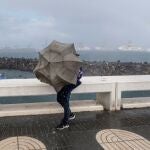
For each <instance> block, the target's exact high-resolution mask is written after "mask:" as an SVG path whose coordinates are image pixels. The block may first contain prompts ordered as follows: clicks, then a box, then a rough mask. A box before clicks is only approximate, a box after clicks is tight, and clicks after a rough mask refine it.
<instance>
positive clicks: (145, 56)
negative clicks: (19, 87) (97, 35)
mask: <svg viewBox="0 0 150 150" xmlns="http://www.w3.org/2000/svg"><path fill="white" fill-rule="evenodd" d="M78 53H80V57H81V59H82V60H85V61H107V62H115V61H118V60H120V61H121V62H140V63H143V62H148V63H150V52H145V51H143V52H135V51H132V52H131V51H130V52H129V51H117V50H116V51H115V50H114V51H78ZM0 57H13V58H38V52H35V51H21V52H20V51H13V52H12V51H6V50H5V51H1V50H0ZM0 74H3V75H5V77H6V78H7V79H14V78H25V79H27V78H35V75H34V74H33V73H32V72H26V71H19V70H8V69H0ZM3 80H4V79H3ZM122 97H123V98H131V97H150V91H138V92H136V91H132V92H129V91H125V92H122ZM87 99H88V100H90V99H96V93H90V94H84V93H83V94H72V95H71V101H73V100H87ZM50 101H56V95H46V96H42V95H41V96H18V97H0V104H17V103H36V102H50Z"/></svg>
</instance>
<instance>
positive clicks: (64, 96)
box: [56, 67, 83, 130]
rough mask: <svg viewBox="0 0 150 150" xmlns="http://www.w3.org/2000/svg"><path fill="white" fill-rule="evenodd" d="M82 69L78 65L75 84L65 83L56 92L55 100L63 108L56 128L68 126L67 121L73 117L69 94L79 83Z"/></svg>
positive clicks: (61, 128)
mask: <svg viewBox="0 0 150 150" xmlns="http://www.w3.org/2000/svg"><path fill="white" fill-rule="evenodd" d="M82 75H83V70H82V67H80V69H79V72H78V75H77V82H76V84H67V85H65V86H64V87H63V88H62V89H61V90H60V91H59V92H57V102H58V103H59V104H60V105H61V106H62V107H63V109H64V118H63V119H62V120H61V122H60V124H59V125H58V126H57V127H56V129H58V130H63V129H65V128H69V121H70V120H73V119H75V114H74V113H72V112H71V110H70V106H69V100H70V95H71V92H72V90H73V89H75V88H76V87H78V86H79V85H80V84H81V81H80V79H81V78H82Z"/></svg>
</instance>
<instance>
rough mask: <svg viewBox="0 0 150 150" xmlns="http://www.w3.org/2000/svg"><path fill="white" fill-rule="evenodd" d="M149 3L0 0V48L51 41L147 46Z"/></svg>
mask: <svg viewBox="0 0 150 150" xmlns="http://www.w3.org/2000/svg"><path fill="white" fill-rule="evenodd" d="M149 8H150V0H0V46H6V45H7V46H22V47H26V46H31V47H42V46H45V45H46V44H47V43H49V42H51V41H52V40H53V39H56V40H60V41H62V42H75V43H83V44H85V45H90V46H96V45H98V46H101V45H104V46H108V47H116V46H120V45H122V44H124V43H127V42H128V41H132V42H133V43H135V44H137V45H139V46H143V47H150V43H149V39H150V9H149Z"/></svg>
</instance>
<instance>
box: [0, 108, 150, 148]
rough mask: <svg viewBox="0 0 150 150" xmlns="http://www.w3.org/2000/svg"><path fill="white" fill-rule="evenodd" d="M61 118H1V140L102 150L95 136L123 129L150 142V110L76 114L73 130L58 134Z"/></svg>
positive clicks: (42, 116) (71, 128) (47, 116)
mask: <svg viewBox="0 0 150 150" xmlns="http://www.w3.org/2000/svg"><path fill="white" fill-rule="evenodd" d="M62 116H63V115H62V114H55V115H38V116H19V117H5V118H0V140H4V139H7V138H10V137H22V136H23V137H24V136H25V137H33V138H34V139H37V140H39V141H41V142H42V143H43V144H44V145H45V147H46V149H47V150H101V149H103V148H102V147H101V146H100V144H99V143H98V142H97V140H96V134H97V133H98V132H99V131H102V130H105V129H120V130H126V131H130V132H134V133H136V134H138V135H140V136H143V137H144V138H145V139H147V140H148V141H150V108H144V109H131V110H121V111H117V112H106V111H102V112H82V113H76V119H75V120H73V121H72V122H71V123H70V128H68V129H64V130H63V131H57V130H55V126H57V124H59V121H60V119H61V118H62ZM17 139H19V138H17ZM0 146H1V145H0ZM20 149H21V148H20ZM28 149H30V148H28ZM9 150H11V149H9ZM18 150H19V146H18ZM25 150H26V149H25ZM30 150H31V149H30ZM32 150H33V149H32ZM35 150H36V149H35ZM39 150H40V149H39ZM41 150H45V149H44V148H43V149H42V148H41Z"/></svg>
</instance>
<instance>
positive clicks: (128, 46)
mask: <svg viewBox="0 0 150 150" xmlns="http://www.w3.org/2000/svg"><path fill="white" fill-rule="evenodd" d="M118 50H119V51H137V52H143V51H145V50H144V48H142V47H139V46H136V45H134V44H133V43H131V42H129V43H128V44H125V45H122V46H119V47H118Z"/></svg>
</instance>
